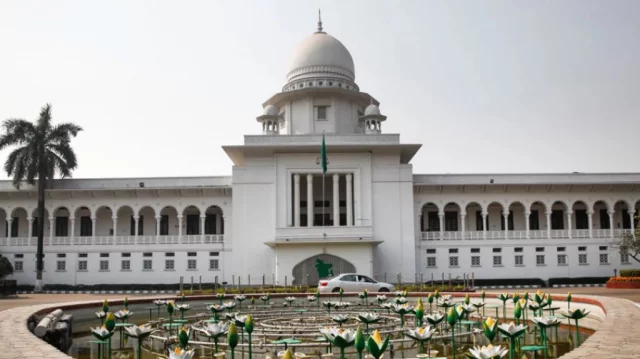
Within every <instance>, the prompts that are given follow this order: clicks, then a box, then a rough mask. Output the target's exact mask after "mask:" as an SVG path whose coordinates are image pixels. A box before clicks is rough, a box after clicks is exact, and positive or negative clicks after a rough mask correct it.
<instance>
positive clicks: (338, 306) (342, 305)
mask: <svg viewBox="0 0 640 359" xmlns="http://www.w3.org/2000/svg"><path fill="white" fill-rule="evenodd" d="M350 305H351V303H349V302H335V307H336V308H346V307H348V306H350Z"/></svg>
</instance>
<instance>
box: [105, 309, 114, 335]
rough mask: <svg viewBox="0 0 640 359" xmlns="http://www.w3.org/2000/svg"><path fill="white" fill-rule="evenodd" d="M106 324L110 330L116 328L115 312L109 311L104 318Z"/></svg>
mask: <svg viewBox="0 0 640 359" xmlns="http://www.w3.org/2000/svg"><path fill="white" fill-rule="evenodd" d="M104 325H105V327H106V328H107V330H108V331H110V332H112V331H113V330H114V329H115V328H116V318H115V317H114V316H113V313H111V312H109V313H107V316H106V317H105V319H104Z"/></svg>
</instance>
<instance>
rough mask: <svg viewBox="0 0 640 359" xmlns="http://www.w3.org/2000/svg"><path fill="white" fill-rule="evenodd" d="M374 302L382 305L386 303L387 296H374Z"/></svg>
mask: <svg viewBox="0 0 640 359" xmlns="http://www.w3.org/2000/svg"><path fill="white" fill-rule="evenodd" d="M376 300H377V301H378V304H380V303H384V302H386V301H387V296H386V295H384V294H383V295H378V296H376Z"/></svg>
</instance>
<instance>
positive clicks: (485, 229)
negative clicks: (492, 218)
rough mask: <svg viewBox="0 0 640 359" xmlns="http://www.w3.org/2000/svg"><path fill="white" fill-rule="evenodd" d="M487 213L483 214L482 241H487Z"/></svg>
mask: <svg viewBox="0 0 640 359" xmlns="http://www.w3.org/2000/svg"><path fill="white" fill-rule="evenodd" d="M487 215H488V213H487V212H484V211H483V212H482V239H487Z"/></svg>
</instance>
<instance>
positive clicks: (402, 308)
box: [393, 304, 413, 327]
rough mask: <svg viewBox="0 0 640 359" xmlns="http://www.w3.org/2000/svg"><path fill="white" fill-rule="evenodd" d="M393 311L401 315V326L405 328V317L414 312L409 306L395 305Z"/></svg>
mask: <svg viewBox="0 0 640 359" xmlns="http://www.w3.org/2000/svg"><path fill="white" fill-rule="evenodd" d="M393 311H394V312H396V313H398V315H400V325H401V326H403V327H404V316H405V314H407V313H411V312H412V311H413V307H412V306H410V305H409V304H394V305H393Z"/></svg>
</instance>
